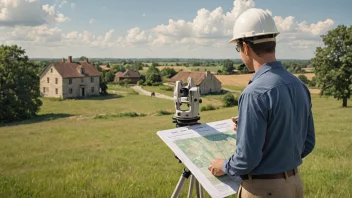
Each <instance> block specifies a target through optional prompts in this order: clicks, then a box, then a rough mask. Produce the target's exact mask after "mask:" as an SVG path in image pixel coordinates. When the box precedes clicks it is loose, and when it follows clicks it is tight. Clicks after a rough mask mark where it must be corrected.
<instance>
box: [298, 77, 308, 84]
mask: <svg viewBox="0 0 352 198" xmlns="http://www.w3.org/2000/svg"><path fill="white" fill-rule="evenodd" d="M298 78H299V79H300V80H301V81H302V82H303V83H304V84H306V85H307V84H308V83H309V80H308V78H307V76H305V75H299V76H298Z"/></svg>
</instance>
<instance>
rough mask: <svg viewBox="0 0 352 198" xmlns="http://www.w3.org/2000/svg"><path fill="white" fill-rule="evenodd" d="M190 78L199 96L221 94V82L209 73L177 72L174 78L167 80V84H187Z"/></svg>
mask: <svg viewBox="0 0 352 198" xmlns="http://www.w3.org/2000/svg"><path fill="white" fill-rule="evenodd" d="M189 77H191V78H192V79H193V81H194V83H195V84H196V86H198V87H199V91H200V94H209V93H219V92H221V82H220V81H219V80H218V79H217V78H216V76H215V75H214V74H212V73H210V71H206V72H184V71H181V72H178V74H176V75H175V76H174V77H172V78H170V79H169V80H168V83H170V84H175V83H176V81H178V80H182V82H183V83H185V84H186V83H187V80H188V78H189Z"/></svg>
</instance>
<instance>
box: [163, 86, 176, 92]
mask: <svg viewBox="0 0 352 198" xmlns="http://www.w3.org/2000/svg"><path fill="white" fill-rule="evenodd" d="M160 89H161V90H164V91H173V90H174V88H172V87H170V86H162V87H160Z"/></svg>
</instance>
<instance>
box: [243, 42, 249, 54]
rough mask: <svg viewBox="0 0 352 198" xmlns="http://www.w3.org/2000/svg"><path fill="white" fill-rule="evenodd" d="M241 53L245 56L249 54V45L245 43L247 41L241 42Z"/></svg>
mask: <svg viewBox="0 0 352 198" xmlns="http://www.w3.org/2000/svg"><path fill="white" fill-rule="evenodd" d="M243 53H244V54H245V55H246V56H249V46H248V45H247V43H245V42H243Z"/></svg>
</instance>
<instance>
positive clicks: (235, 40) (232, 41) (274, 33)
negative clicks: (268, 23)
mask: <svg viewBox="0 0 352 198" xmlns="http://www.w3.org/2000/svg"><path fill="white" fill-rule="evenodd" d="M270 34H273V35H275V37H276V36H277V35H279V34H280V32H269V33H268V32H265V33H261V34H256V35H250V36H245V35H244V36H243V37H236V38H232V39H231V40H229V43H237V42H238V40H240V39H248V38H249V39H250V38H253V37H258V36H265V35H270Z"/></svg>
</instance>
